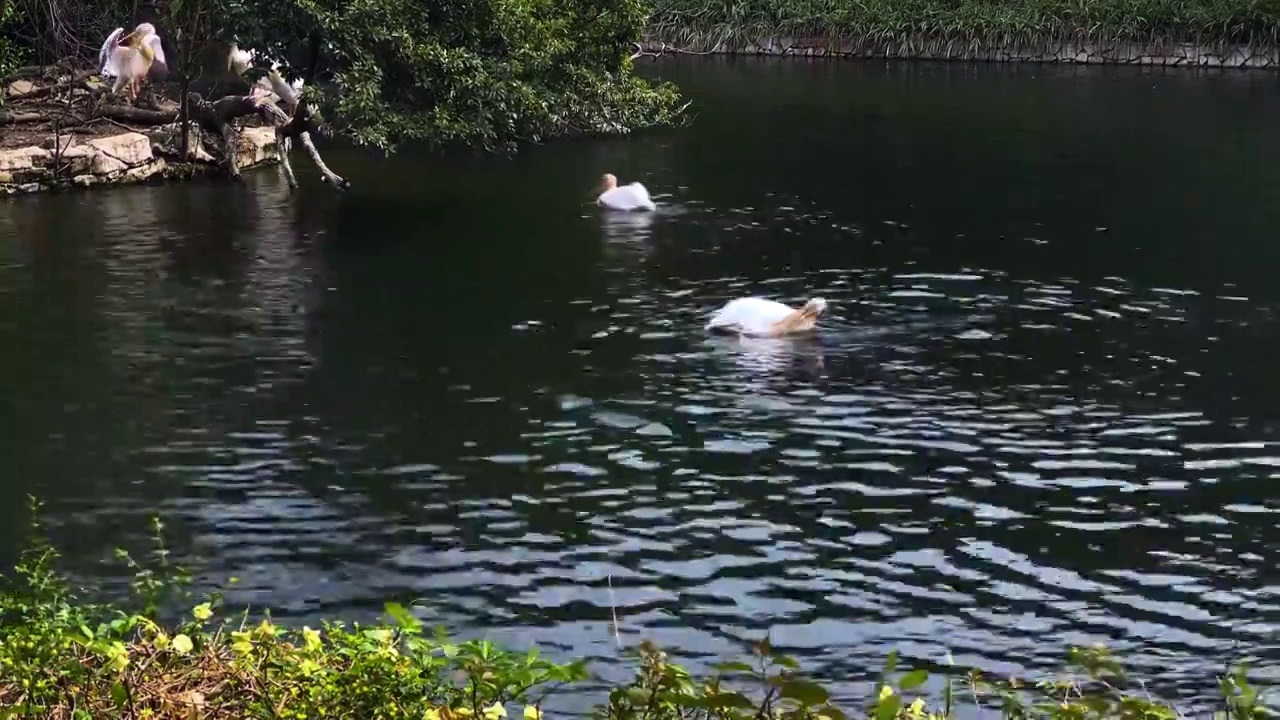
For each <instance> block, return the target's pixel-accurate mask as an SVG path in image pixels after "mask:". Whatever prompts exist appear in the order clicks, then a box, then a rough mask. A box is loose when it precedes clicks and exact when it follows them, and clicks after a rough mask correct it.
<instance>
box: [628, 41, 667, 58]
mask: <svg viewBox="0 0 1280 720" xmlns="http://www.w3.org/2000/svg"><path fill="white" fill-rule="evenodd" d="M631 46H632V47H634V48H635V49H636V51H635V52H634V53H632V55H631V59H632V60H635V59H636V58H642V57H651V58H659V57H662V54H663V53H664V52H666V51H667V46H666V43H663V45H662V49H661V50H659V51H658V52H645V50H644V48H643V47H641V46H640V43H631Z"/></svg>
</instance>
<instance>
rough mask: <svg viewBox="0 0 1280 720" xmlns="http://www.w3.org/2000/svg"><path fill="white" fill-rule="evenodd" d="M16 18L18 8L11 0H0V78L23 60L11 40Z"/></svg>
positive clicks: (0, 102) (1, 102)
mask: <svg viewBox="0 0 1280 720" xmlns="http://www.w3.org/2000/svg"><path fill="white" fill-rule="evenodd" d="M18 20H19V17H18V8H17V6H16V5H15V4H14V2H13V0H0V78H3V77H4V76H5V75H8V74H9V73H11V72H13V71H14V70H15V69H17V68H18V66H20V65H21V64H22V61H23V53H22V50H21V48H19V47H18V45H17V43H15V42H14V41H13V31H14V28H16V27H17V25H18ZM3 105H4V91H3V88H0V106H3Z"/></svg>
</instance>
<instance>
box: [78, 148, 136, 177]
mask: <svg viewBox="0 0 1280 720" xmlns="http://www.w3.org/2000/svg"><path fill="white" fill-rule="evenodd" d="M147 149H148V150H150V149H151V146H150V145H148V146H147ZM128 169H129V166H128V165H126V164H125V163H124V161H122V160H120V159H119V158H116V157H113V156H111V155H108V154H107V153H105V152H102V151H101V150H99V151H98V152H95V153H94V154H93V159H92V160H91V161H90V162H89V172H91V173H93V174H94V175H112V174H115V173H119V172H124V171H125V170H128Z"/></svg>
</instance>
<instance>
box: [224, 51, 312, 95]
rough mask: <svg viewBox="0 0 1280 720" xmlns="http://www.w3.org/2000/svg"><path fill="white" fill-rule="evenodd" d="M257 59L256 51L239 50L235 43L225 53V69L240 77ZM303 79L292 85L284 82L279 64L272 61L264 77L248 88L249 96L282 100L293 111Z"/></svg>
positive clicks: (295, 81)
mask: <svg viewBox="0 0 1280 720" xmlns="http://www.w3.org/2000/svg"><path fill="white" fill-rule="evenodd" d="M257 59H258V52H257V51H256V50H241V49H240V47H239V46H238V45H237V44H236V43H234V42H233V43H231V49H230V51H229V52H228V53H227V68H228V69H229V70H231V71H232V72H234V73H235V74H236V75H239V76H240V77H244V74H245V73H247V72H249V67H250V66H251V65H253V63H254V61H256V60H257ZM302 85H303V79H302V78H298V79H297V80H294V81H293V82H292V83H288V82H285V79H284V76H283V75H281V74H280V63H278V62H275V61H272V63H271V69H269V70H267V75H266V77H263V78H258V81H257V82H256V83H254V85H253V87H252V88H250V91H249V92H250V94H251V95H254V96H256V97H266V98H268V99H270V97H271V95H273V94H274V95H275V97H276V98H277V99H279V100H283V101H284V103H285V105H286V106H288V109H289V110H293V109H294V108H296V107H297V106H298V93H300V92H302Z"/></svg>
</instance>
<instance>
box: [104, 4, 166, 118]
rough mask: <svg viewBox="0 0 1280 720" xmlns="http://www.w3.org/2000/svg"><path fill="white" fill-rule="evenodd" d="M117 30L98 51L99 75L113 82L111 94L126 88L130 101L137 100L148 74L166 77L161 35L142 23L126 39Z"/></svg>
mask: <svg viewBox="0 0 1280 720" xmlns="http://www.w3.org/2000/svg"><path fill="white" fill-rule="evenodd" d="M123 33H124V28H122V27H118V28H116V29H115V30H113V31H112V32H111V34H110V35H108V36H107V40H106V42H104V43H102V49H101V50H99V51H98V68H99V70H98V72H99V73H100V74H101V75H102V76H103V77H109V78H115V82H114V83H112V86H111V92H113V93H116V92H119V91H120V89H121V88H122V87H124V86H125V85H128V87H129V100H130V101H135V100H137V99H138V88H139V87H140V86H141V85H142V80H143V78H145V77H147V76H148V75H150V74H153V73H154V74H156V75H157V76H160V77H163V76H164V75H165V74H167V73H168V69H169V67H168V64H167V63H166V61H165V57H164V47H163V45H162V44H161V42H160V35H159V34H157V33H156V28H155V26H154V25H152V24H151V23H141V24H139V25H138V27H136V28H134V29H133V32H131V33H129V34H128V35H124V36H123V37H121V35H123Z"/></svg>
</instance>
